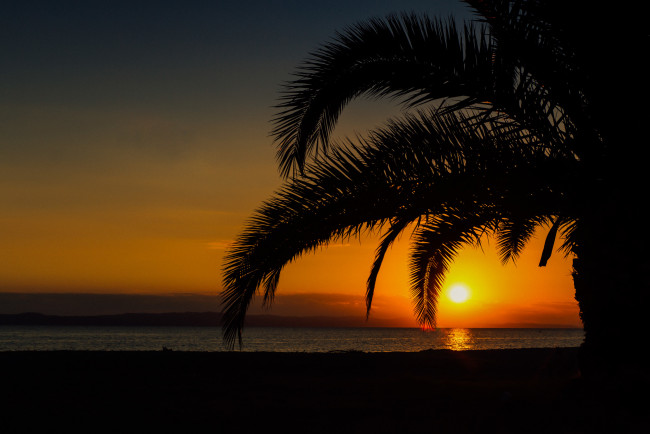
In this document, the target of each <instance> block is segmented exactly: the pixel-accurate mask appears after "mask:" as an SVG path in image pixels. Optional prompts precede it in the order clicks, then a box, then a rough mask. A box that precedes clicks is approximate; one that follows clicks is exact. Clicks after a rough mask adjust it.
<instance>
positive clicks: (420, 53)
mask: <svg viewBox="0 0 650 434" xmlns="http://www.w3.org/2000/svg"><path fill="white" fill-rule="evenodd" d="M491 56H492V50H491V47H490V45H489V38H487V37H485V34H484V30H483V29H476V28H475V27H473V26H468V27H466V28H465V29H464V32H462V33H461V32H460V31H459V30H457V28H456V25H455V24H454V22H453V21H451V20H450V21H449V22H447V23H443V22H441V21H440V20H434V19H430V18H428V17H417V16H414V15H402V16H391V17H388V18H386V19H384V20H379V19H375V20H370V21H368V22H365V23H360V24H358V25H356V26H354V27H351V28H349V29H347V30H346V31H344V32H342V33H340V34H338V36H337V38H336V39H335V40H333V41H332V42H329V43H328V44H326V45H324V46H323V47H321V48H320V49H319V50H317V51H316V52H315V53H314V54H312V56H311V58H309V60H307V61H306V62H305V64H304V65H303V66H302V67H301V68H300V69H299V70H298V72H297V74H296V75H297V77H296V78H295V79H294V80H293V81H291V82H289V83H288V84H286V85H285V91H284V96H283V98H282V101H281V103H280V104H279V106H278V109H279V110H280V111H279V113H278V114H277V116H276V117H275V119H274V124H275V126H274V129H273V131H272V134H273V135H274V136H275V138H276V142H277V146H278V154H277V157H278V162H279V165H280V171H281V173H282V175H283V176H285V177H286V176H288V175H289V174H290V173H291V172H292V171H293V172H295V171H296V170H299V171H302V170H303V169H304V165H305V161H306V160H305V158H306V156H308V155H312V154H315V153H316V152H319V148H320V151H325V150H326V149H327V147H328V143H329V134H330V132H331V131H332V129H333V127H334V125H335V123H336V121H337V119H338V116H339V114H340V113H341V111H342V109H343V107H344V106H345V105H346V104H348V102H349V101H350V100H352V99H354V98H356V97H358V96H359V95H362V94H367V95H371V96H391V95H392V96H394V97H401V98H403V99H404V101H405V102H406V103H407V104H411V105H413V104H419V103H422V102H424V101H432V100H435V99H438V98H447V97H449V96H458V97H462V98H461V99H460V100H458V101H457V102H455V103H453V104H452V105H451V106H452V107H453V108H462V107H468V106H470V105H472V104H475V103H477V102H480V101H482V100H486V99H489V95H488V94H487V93H489V89H490V87H489V86H490V82H491V79H490V77H491V74H492V57H491ZM468 96H469V97H468Z"/></svg>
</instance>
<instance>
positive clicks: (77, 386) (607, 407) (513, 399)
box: [0, 348, 647, 434]
mask: <svg viewBox="0 0 650 434" xmlns="http://www.w3.org/2000/svg"><path fill="white" fill-rule="evenodd" d="M575 353H576V349H575V348H563V349H531V350H497V351H490V350H487V351H445V350H441V351H424V352H421V353H367V354H366V353H359V352H354V353H336V354H332V353H259V352H255V353H240V352H223V353H220V352H182V351H134V352H125V351H105V352H102V351H97V352H93V351H79V352H75V351H35V352H17V351H16V352H13V351H12V352H0V369H1V370H2V372H4V373H6V375H5V376H4V378H3V384H2V386H3V393H2V395H0V418H1V420H0V430H2V432H3V433H27V432H52V431H56V427H62V428H65V431H64V432H66V433H71V432H79V433H88V432H92V433H97V432H100V433H102V432H107V433H108V432H110V433H115V432H146V433H150V432H158V430H160V432H172V430H173V431H175V432H189V433H194V432H203V427H205V430H206V432H207V431H208V430H214V429H215V426H216V427H217V428H218V429H217V432H240V433H255V432H282V433H294V432H295V433H304V432H310V433H366V432H373V433H422V432H431V431H432V430H433V429H434V427H435V432H439V433H445V434H447V433H454V434H460V433H492V432H498V433H512V434H521V433H526V434H531V433H540V434H541V433H554V434H564V433H566V434H569V433H571V434H578V433H584V434H593V433H599V432H608V433H625V432H643V431H642V427H643V425H642V424H641V423H640V422H642V420H641V419H642V418H640V417H637V418H635V417H634V415H640V414H642V413H641V411H640V410H641V409H642V408H645V403H644V402H643V401H641V400H639V399H638V398H636V396H637V393H638V392H641V391H643V387H644V386H645V387H647V383H646V384H645V385H643V386H642V385H640V384H638V383H636V382H635V383H632V382H630V383H629V384H627V390H626V392H627V393H624V394H618V395H612V394H610V392H609V391H608V390H604V389H603V388H589V387H588V385H587V384H584V382H581V381H576V380H574V377H575V375H576V366H575V364H576V363H575ZM260 367H263V369H260Z"/></svg>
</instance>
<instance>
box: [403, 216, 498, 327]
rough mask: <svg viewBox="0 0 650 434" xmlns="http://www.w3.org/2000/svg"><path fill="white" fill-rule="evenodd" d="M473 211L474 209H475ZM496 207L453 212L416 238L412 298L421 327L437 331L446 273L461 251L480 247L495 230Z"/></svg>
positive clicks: (430, 223) (420, 230)
mask: <svg viewBox="0 0 650 434" xmlns="http://www.w3.org/2000/svg"><path fill="white" fill-rule="evenodd" d="M472 208H473V209H472ZM495 211H496V210H495V209H494V208H493V207H490V206H488V207H485V206H477V207H474V206H473V207H471V208H470V209H466V210H462V211H460V210H458V209H453V208H452V209H449V210H448V212H447V213H446V214H444V215H440V216H436V217H434V218H430V219H428V221H427V223H425V224H423V225H422V226H421V227H419V228H418V229H417V231H416V233H415V236H414V242H413V246H412V248H411V254H410V263H409V265H410V269H411V295H412V298H413V301H414V310H415V316H416V318H417V320H418V322H419V323H420V324H422V325H423V326H425V327H428V328H435V326H436V324H435V321H436V307H437V303H438V297H439V294H440V292H441V291H442V286H443V283H444V278H445V274H446V273H447V271H448V270H449V267H450V266H451V263H452V262H453V259H454V257H455V256H456V254H457V253H458V251H459V250H460V249H461V248H462V247H464V246H467V245H476V244H477V243H479V242H480V239H481V236H482V235H483V234H485V233H489V232H491V231H493V230H494V221H495V217H496V216H498V213H497V212H495Z"/></svg>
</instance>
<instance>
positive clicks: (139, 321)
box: [0, 312, 404, 327]
mask: <svg viewBox="0 0 650 434" xmlns="http://www.w3.org/2000/svg"><path fill="white" fill-rule="evenodd" d="M402 324H404V320H399V319H395V320H382V319H373V320H372V321H370V322H366V319H365V317H335V316H318V317H289V316H277V315H250V316H248V317H247V318H246V325H247V326H249V327H263V326H272V327H401V326H402ZM0 325H43V326H53V325H56V326H132V327H135V326H174V327H185V326H187V327H220V326H221V314H220V313H217V312H168V313H124V314H118V315H92V316H64V315H45V314H42V313H34V312H25V313H20V314H0Z"/></svg>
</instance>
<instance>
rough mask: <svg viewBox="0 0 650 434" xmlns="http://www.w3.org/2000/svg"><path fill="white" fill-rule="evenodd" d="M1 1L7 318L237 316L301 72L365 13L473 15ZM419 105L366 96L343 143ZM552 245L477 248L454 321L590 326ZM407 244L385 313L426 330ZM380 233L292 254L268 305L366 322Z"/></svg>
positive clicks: (381, 291) (394, 265)
mask: <svg viewBox="0 0 650 434" xmlns="http://www.w3.org/2000/svg"><path fill="white" fill-rule="evenodd" d="M2 9H3V10H2V14H0V52H1V53H2V56H0V293H5V294H3V296H4V297H5V298H2V297H0V300H4V301H3V302H2V303H0V313H16V312H15V311H16V310H30V311H34V310H39V311H45V313H64V314H94V313H121V312H117V311H116V310H121V311H136V310H137V311H182V310H187V309H191V310H200V309H201V308H202V307H205V309H203V310H206V311H207V310H220V308H219V304H218V294H219V292H220V290H221V266H222V258H223V255H224V252H225V249H227V246H228V245H229V243H231V242H232V240H233V239H234V238H235V237H236V236H237V234H238V233H239V232H240V231H241V230H242V229H243V227H244V225H245V223H246V221H247V219H248V218H249V217H250V216H251V214H252V213H253V211H254V210H255V209H256V208H257V207H258V206H260V204H261V203H262V201H264V200H265V199H267V198H269V197H270V196H271V195H272V194H273V192H274V191H275V190H276V189H277V188H278V187H279V186H280V185H281V183H282V180H281V178H280V176H279V174H278V171H277V167H276V162H275V149H274V146H273V141H272V138H271V137H270V136H269V132H270V130H271V123H270V120H271V118H272V117H273V115H274V113H275V112H274V108H273V106H274V105H275V104H277V102H278V98H279V95H280V90H281V85H282V83H284V82H286V81H288V80H290V79H291V73H292V71H294V70H295V68H296V67H297V66H298V65H299V64H300V63H301V61H303V60H304V59H305V58H306V57H307V56H308V54H309V53H310V52H311V51H313V50H314V49H316V48H317V47H318V46H319V44H321V43H323V42H325V41H327V40H329V39H331V38H332V37H334V35H335V33H336V32H337V31H340V30H342V29H344V28H345V27H346V26H350V25H353V24H354V23H356V22H358V21H360V20H364V19H368V18H370V17H381V16H385V15H387V14H389V13H395V12H402V11H407V12H411V11H412V12H418V13H422V12H426V13H429V14H431V15H437V16H440V17H442V18H447V17H450V16H454V17H455V19H457V20H463V19H470V18H471V17H472V15H471V13H470V11H469V10H468V9H467V8H466V7H465V6H464V5H463V4H462V3H459V2H456V1H376V0H375V1H365V0H363V1H355V2H348V1H339V0H335V1H311V2H304V1H249V2H221V1H211V2H208V1H205V2H204V1H183V2H180V1H128V2H123V1H111V2H106V1H58V2H51V1H29V0H22V1H6V2H3V6H2ZM400 113H401V109H400V107H399V106H398V105H397V104H396V103H395V102H389V101H369V100H361V101H358V102H355V103H353V104H352V105H351V106H350V107H349V108H347V109H346V110H345V111H344V112H343V115H342V117H341V122H340V124H339V125H338V126H337V128H336V130H335V132H334V137H344V136H346V135H351V134H356V133H361V134H363V133H364V132H365V131H367V130H368V129H371V128H373V127H376V126H380V125H382V124H383V123H384V122H385V121H386V120H387V119H388V118H390V117H391V116H399V114H400ZM543 236H544V234H543V233H541V234H540V235H539V237H538V239H537V240H535V241H534V242H532V243H531V245H530V247H529V248H528V249H527V250H526V251H525V252H524V254H523V255H522V258H521V259H520V260H519V261H518V262H517V264H516V265H513V264H508V265H506V266H502V265H501V264H500V262H499V260H498V258H497V256H496V253H495V249H494V243H490V242H487V241H486V243H484V245H483V247H482V249H468V250H466V251H463V252H462V253H461V255H460V256H459V258H458V260H457V261H456V263H455V264H454V266H453V268H452V269H451V271H450V274H449V276H448V279H447V282H448V285H450V286H451V285H453V284H456V283H463V284H464V285H466V287H467V288H469V291H470V294H471V297H470V298H469V299H468V301H467V302H465V303H461V304H457V303H453V302H451V301H450V300H449V299H448V298H446V297H445V296H444V294H443V297H442V298H441V303H440V309H439V320H438V325H439V326H441V327H490V326H513V325H514V326H521V325H526V324H528V325H530V324H533V325H539V324H542V325H570V326H579V325H580V320H579V318H578V308H577V304H576V302H575V300H574V298H573V295H574V290H573V284H572V280H571V275H570V272H571V258H563V257H562V256H561V255H558V254H556V255H554V256H553V257H552V258H551V260H550V261H549V265H548V266H547V267H545V268H541V269H540V268H538V267H537V262H538V261H539V255H540V254H541V250H542V244H543ZM408 241H409V240H408V234H405V235H404V236H403V237H402V239H401V240H400V242H399V243H397V244H396V246H395V247H394V248H393V249H392V250H391V251H389V254H388V255H387V257H386V260H385V264H384V266H383V268H382V271H381V273H380V275H379V279H378V282H377V289H376V296H375V302H374V308H373V313H372V315H371V320H372V319H373V318H402V319H403V324H404V326H414V325H415V320H414V319H413V316H412V313H411V312H412V307H411V303H410V300H409V291H408V269H407V259H408V257H407V256H408ZM376 244H377V243H376V238H373V237H367V238H364V239H362V240H351V241H349V242H345V243H335V244H332V245H330V246H329V247H328V248H324V249H322V251H320V252H318V253H316V254H313V255H308V256H306V257H303V258H302V259H300V260H298V261H296V262H294V263H292V264H290V265H289V266H287V267H286V269H285V271H284V272H283V275H282V278H281V282H280V287H279V290H278V295H277V298H276V304H275V306H274V307H273V308H272V310H271V311H269V312H266V313H271V314H278V315H294V316H305V315H364V314H365V313H364V301H363V295H364V293H365V280H366V278H367V274H368V272H369V270H370V266H371V264H372V260H373V257H374V249H375V247H376ZM57 294H58V295H57ZM61 294H63V295H61ZM80 294H83V295H80ZM75 296H76V297H77V298H74V297H75ZM100 296H103V297H104V298H101V297H100ZM109 296H110V297H113V298H112V299H111V300H116V299H118V298H119V299H120V300H122V301H121V302H120V303H113V302H108V301H107V300H108V299H107V298H106V297H109ZM7 297H8V298H7ZM57 297H58V298H57ZM116 297H117V298H116ZM71 300H76V301H75V302H73V301H71ZM111 309H112V310H111ZM48 310H49V312H47V311H48ZM251 312H252V313H260V312H262V310H261V309H260V308H259V306H257V305H256V306H254V307H253V308H252V310H251Z"/></svg>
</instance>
